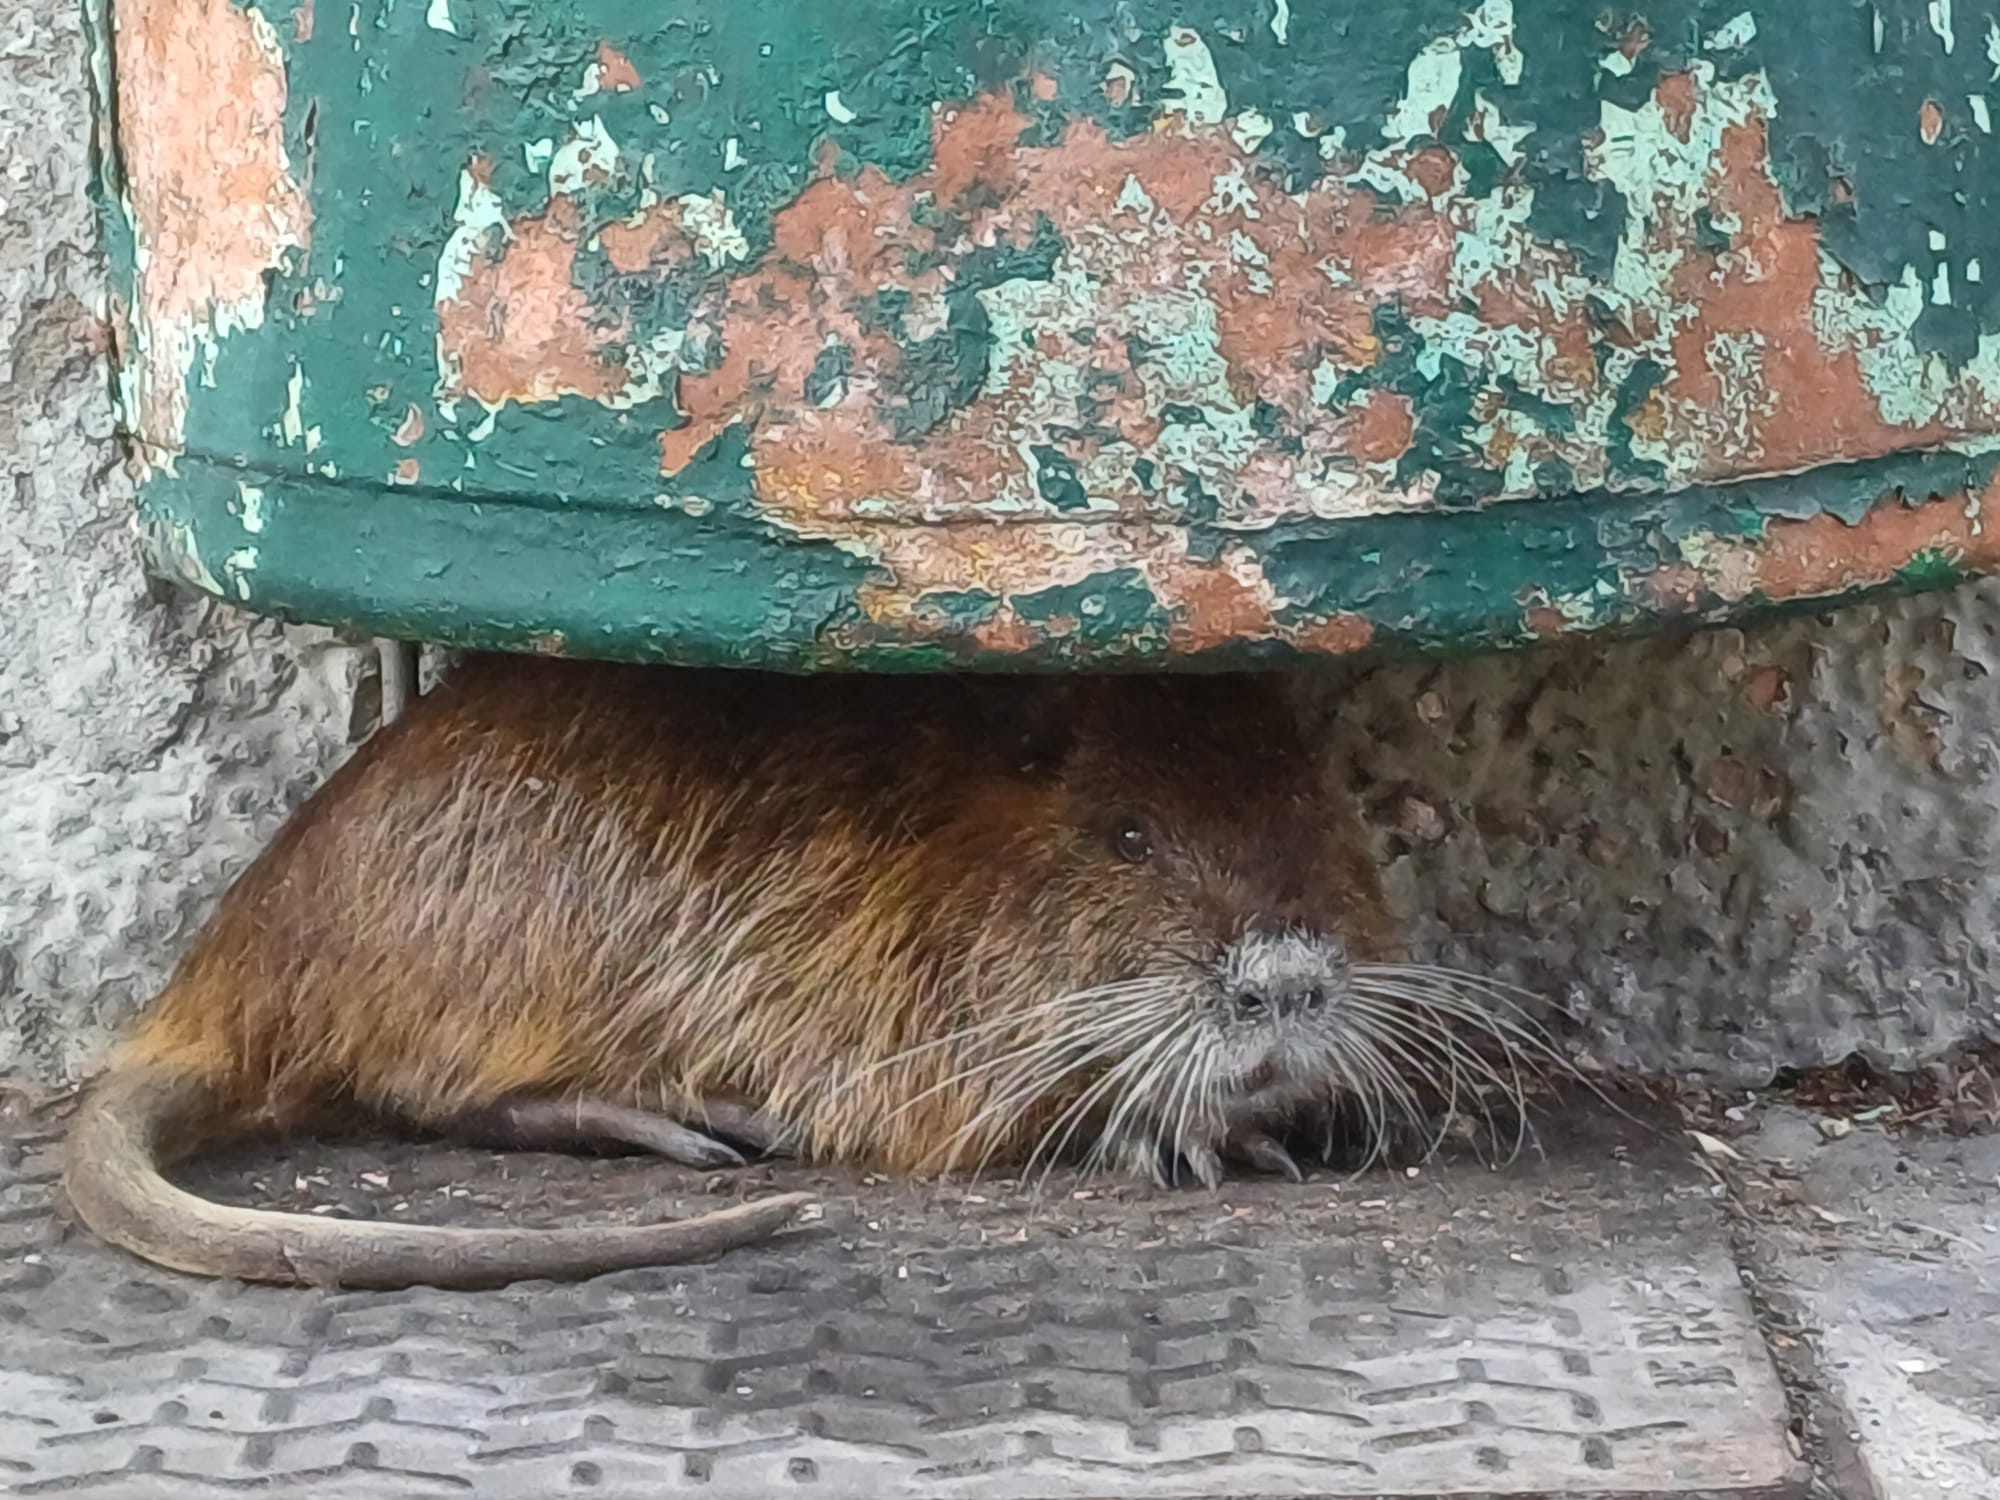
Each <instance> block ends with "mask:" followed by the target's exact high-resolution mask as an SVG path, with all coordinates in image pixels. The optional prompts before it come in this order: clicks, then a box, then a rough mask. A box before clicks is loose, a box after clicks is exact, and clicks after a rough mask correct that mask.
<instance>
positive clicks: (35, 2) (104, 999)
mask: <svg viewBox="0 0 2000 1500" xmlns="http://www.w3.org/2000/svg"><path fill="white" fill-rule="evenodd" d="M78 10H79V7H78V6H77V5H76V3H75V0H11V3H9V4H7V5H4V6H0V1075H4V1074H7V1073H10V1072H26V1073H29V1074H32V1075H39V1076H42V1077H45V1078H50V1077H58V1076H62V1075H64V1074H68V1073H71V1072H73V1071H74V1070H75V1069H76V1068H77V1067H78V1066H79V1065H80V1064H81V1063H82V1062H83V1061H84V1060H86V1059H88V1058H90V1057H94V1056H95V1055H96V1053H97V1050H98V1048H99V1046H100V1044H101V1042H102V1040H103V1036H104V1032H105V1028H106V1027H107V1026H108V1025H109V1024H111V1023H113V1022H115V1021H116V1019H118V1018H119V1017H120V1016H122V1015H123V1014H124V1013H125V1012H126V1011H128V1010H129V1009H130V1008H131V1007H132V1006H133V1005H134V1004H136V1003H138V1002H139V1001H140V1000H143V999H144V998H145V996H146V995H147V994H148V993H150V992H151V990H152V989H153V988H154V987H155V986H156V985H157V984H158V983H159V981H160V980H161V979H162V978H163V977H164V975H165V972H166V970H167V967H168V965H169V964H170V963H171V961H172V959H173V956H174V954H175V952H176V950H177V949H178V947H179V945H180V943H181V941H182V940H183V939H184V938H185V937H186V935H187V934H188V933H189V932H190V931H191V930H192V929H193V927H194V925H195V924H196V923H197V922H199V921H200V919H201V917H202V916H203V915H204V914H205V912H206V911H207V909H208V907H209V905H210V903H211V902H212V900H213V899H214V896H215V893H216V891H217V890H218V888H219V887H220V886H221V885H222V883H223V882H224V881H226V880H227V879H228V878H229V876H230V875H231V874H232V873H233V872H234V871H236V870H237V869H239V868H240V867H241V866H242V865H243V863H244V862H245V861H246V860H247V859H248V858H249V856H250V855H251V854H252V853H253V852H254V851H255V849H256V847H257V846H258V844H259V843H260V842H261V841H262V840H263V839H264V838H266V837H268V836H269V834H270V833H271V832H272V830H273V829H274V828H275V827H276V826H277V824H278V822H279V821H280V819H281V818H282V817H283V815H284V813H285V812H286V810H287V809H288V808H289V807H290V806H291V805H292V804H293V803H294V802H296V801H297V800H298V799H299V798H300V797H301V796H303V795H304V794H305V792H306V791H307V790H308V789H309V788H310V786H311V785H313V784H314V783H315V782H316V780H317V779H318V777H320V776H321V775H322V774H323V773H324V771H325V770H326V769H327V767H328V766H329V764H330V763H331V761H332V760H333V759H334V758H335V757H336V756H338V755H339V753H340V752H341V751H342V749H343V748H344V747H345V745H346V743H347V740H348V722H349V713H350V710H349V702H350V699H351V698H352V696H353V695H352V693H351V692H350V681H351V678H352V676H353V673H354V667H355V664H356V662H357V661H358V660H363V659H366V658H368V657H371V656H372V653H361V652H355V651H352V650H350V649H348V648H345V647H341V646H338V645H335V644H333V643H331V642H330V641H329V640H328V639H327V638H326V637H325V635H324V634H323V633H319V632H298V633H291V634H287V633H286V632H283V631H281V630H279V629H277V628H276V627H274V626H271V625H269V624H264V623H259V622H252V621H250V620H248V619H246V618H245V617H242V616H238V615H233V614H231V613H230V612H228V611H225V610H221V609H218V608H217V607H215V606H213V605H210V604H206V603H199V602H195V601H193V600H191V599H188V598H185V597H181V596H177V595H171V594H168V593H166V592H165V591H164V590H159V589H155V588H152V587H149V585H148V584H147V583H146V581H145V580H144V579H143V578H142V577H141V575H140V572H139V569H138V566H137V563H136V562H135V560H134V558H135V554H134V551H133V546H132V540H131V536H130V532H129V527H128V524H127V517H128V515H129V511H130V504H131V499H130V493H129V490H128V488H127V486H126V484H125V483H124V479H123V475H122V472H121V471H120V469H119V467H118V454H117V452H116V449H115V446H114V444H113V442H112V417H111V408H110V404H109V399H108V395H107V392H108V380H107V373H106V369H105V363H104V321H103V317H102V308H103V297H104V292H103V274H102V266H101V264H100V262H99V259H98V255H97V249H96V233H95V228H94V225H93V221H92V216H91V210H90V206H89V203H88V200H87V197H86V192H85V188H86V183H87V181H88V172H89V159H88V147H89V141H90V109H89V99H88V93H87V90H86V87H85V67H84V40H83V36H82V34H81V21H80V17H79V15H78Z"/></svg>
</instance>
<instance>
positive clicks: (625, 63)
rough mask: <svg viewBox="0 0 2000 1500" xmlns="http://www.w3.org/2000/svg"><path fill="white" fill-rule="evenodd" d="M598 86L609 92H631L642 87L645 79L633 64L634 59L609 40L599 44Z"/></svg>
mask: <svg viewBox="0 0 2000 1500" xmlns="http://www.w3.org/2000/svg"><path fill="white" fill-rule="evenodd" d="M596 82H597V86H598V88H600V89H602V90H603V91H604V92H605V93H607V94H629V93H631V92H632V90H634V89H636V88H638V87H640V86H641V85H642V84H643V83H644V82H645V80H644V79H643V78H641V77H640V76H639V70H638V69H637V68H636V67H634V66H633V65H632V59H631V58H629V57H627V56H626V55H625V54H624V53H622V52H620V51H619V50H618V49H617V48H616V47H614V46H612V45H611V43H609V42H599V43H598V44H597V73H596Z"/></svg>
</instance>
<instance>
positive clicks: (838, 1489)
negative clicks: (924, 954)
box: [0, 1108, 1806, 1500]
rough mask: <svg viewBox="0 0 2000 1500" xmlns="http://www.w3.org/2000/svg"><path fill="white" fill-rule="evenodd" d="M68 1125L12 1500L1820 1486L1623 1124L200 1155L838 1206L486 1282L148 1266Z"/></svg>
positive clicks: (377, 1192)
mask: <svg viewBox="0 0 2000 1500" xmlns="http://www.w3.org/2000/svg"><path fill="white" fill-rule="evenodd" d="M59 1130H60V1122H59V1120H58V1119H57V1118H56V1117H55V1112H53V1111H50V1110H48V1109H46V1108H44V1109H41V1110H37V1111H29V1110H17V1111H15V1112H14V1114H13V1117H12V1118H11V1120H10V1121H9V1120H3V1119H0V1494H10V1495H22V1496H31V1495H72V1494H73V1495H78V1496H85V1497H90V1500H125V1497H131V1500H170V1497H176V1496H186V1497H197V1496H221V1495H283V1496H291V1495H310V1496H314V1497H318V1496H327V1497H340V1496H356V1497H363V1496H365V1497H368V1500H385V1497H387V1500H396V1497H403V1496H409V1497H419V1496H432V1495H437V1496H448V1495H454V1494H467V1495H476V1496H479V1497H482V1500H484V1497H492V1500H512V1497H523V1500H553V1497H560V1496H593V1497H633V1500H637V1497H641V1496H644V1497H653V1496H660V1495H682V1494H686V1495H699V1496H704V1497H713V1500H739V1497H740V1500H767V1497H773V1496H784V1495H794V1494H795V1495H799V1496H801V1497H807V1496H819V1497H828V1500H834V1497H837V1500H891V1497H899V1496H927V1497H955V1496H966V1497H975V1500H1057V1497H1095V1500H1123V1497H1127V1496H1133V1497H1139V1496H1145V1497H1161V1500H1164V1497H1174V1500H1197V1497H1200V1500H1224V1497H1249V1496H1259V1497H1268V1496H1324V1497H1336V1496H1339V1497H1355V1496H1433V1495H1453V1496H1493V1497H1498V1496H1528V1495H1535V1496H1544V1495H1546V1496H1559V1497H1570V1496H1585V1495H1588V1496H1601V1497H1610V1496H1619V1497H1666V1496H1672V1497H1676V1500H1692V1497H1710V1500H1721V1497H1729V1500H1789V1497H1794V1496H1803V1495H1804V1494H1805V1493H1806V1488H1805V1476H1804V1470H1803V1467H1802V1466H1801V1464H1800V1463H1799V1461H1798V1459H1797V1458H1796V1457H1795V1456H1794V1452H1793V1449H1792V1448H1791V1447H1790V1446H1789V1445H1788V1443H1787V1433H1786V1430H1785V1429H1786V1422H1787V1409H1786V1405H1785V1398H1784V1395H1783V1392H1782V1390H1781V1387H1780V1385H1779V1383H1778V1380H1777V1378H1776V1377H1775V1375H1774V1373H1773V1369H1772V1366H1771V1363H1770V1361H1769V1359H1768V1357H1767V1355H1766V1353H1765V1348H1764V1345H1763V1342H1762V1340H1761V1338H1760V1336H1759V1333H1758V1331H1757V1327H1756V1324H1755V1320H1754V1318H1753V1316H1752V1313H1751V1309H1750V1307H1749V1305H1748V1303H1747V1300H1746V1298H1745V1295H1744V1292H1743V1290H1742V1288H1741V1286H1740V1284H1739V1280H1738V1275H1737V1270H1736V1266H1735V1264H1734V1262H1733V1260H1732V1257H1731V1254H1730V1244H1729V1239H1728V1235H1727V1233H1726V1232H1725V1230H1724V1229H1723V1227H1722V1224H1721V1221H1720V1219H1719V1217H1718V1212H1717V1208H1716V1204H1715V1201H1714V1198H1713V1194H1712V1187H1711V1184H1710V1181H1709V1179H1708V1178H1707V1177H1706V1176H1704V1175H1703V1174H1702V1173H1701V1172H1700V1171H1699V1170H1697V1169H1696V1168H1695V1167H1694V1166H1693V1165H1692V1163H1690V1162H1689V1160H1688V1159H1687V1155H1686V1151H1685V1149H1684V1147H1682V1146H1680V1145H1678V1144H1675V1143H1673V1142H1672V1141H1671V1139H1669V1138H1668V1137H1666V1136H1665V1135H1664V1134H1663V1133H1656V1132H1649V1131H1645V1130H1638V1129H1634V1128H1633V1127H1631V1126H1629V1125H1626V1124H1622V1123H1621V1124H1617V1125H1616V1126H1613V1125H1610V1124H1606V1125H1601V1126H1600V1125H1595V1124H1593V1125H1591V1126H1588V1127H1582V1128H1580V1129H1578V1130H1577V1131H1576V1132H1575V1133H1573V1134H1569V1135H1565V1136H1563V1137H1561V1138H1547V1139H1545V1140H1544V1142H1543V1149H1542V1150H1541V1151H1540V1152H1539V1153H1530V1154H1529V1155H1528V1156H1525V1157H1523V1158H1522V1159H1520V1160H1518V1161H1516V1162H1515V1163H1513V1164H1512V1165H1510V1166H1507V1167H1505V1168H1503V1169H1500V1170H1497V1171H1496V1170H1490V1169H1488V1168H1487V1167H1485V1166H1482V1165H1481V1164H1479V1163H1478V1162H1476V1161H1474V1160H1471V1159H1469V1158H1468V1159H1465V1160H1456V1161H1451V1160H1447V1161H1444V1162H1440V1163H1436V1164H1433V1165H1430V1166H1427V1167H1425V1168H1423V1169H1422V1170H1421V1171H1418V1172H1416V1173H1414V1174H1405V1173H1388V1172H1377V1173H1374V1174H1371V1175H1367V1176H1362V1177H1358V1178H1338V1179H1336V1178H1333V1177H1329V1176H1322V1177H1321V1178H1320V1179H1318V1180H1316V1181H1311V1182H1308V1183H1307V1184H1306V1185H1305V1186H1303V1187H1293V1186H1291V1185H1288V1184H1279V1183H1264V1182H1258V1183H1233V1184H1230V1185H1229V1186H1227V1187H1226V1188H1225V1189H1224V1191H1222V1192H1221V1193H1220V1194H1217V1195H1209V1194H1206V1193H1200V1192H1188V1193H1159V1192H1154V1191H1151V1190H1140V1189H1137V1188H1131V1189H1126V1188H1120V1187H1113V1186H1106V1185H1102V1184H1099V1185H1094V1186H1093V1185H1087V1186H1081V1187H1080V1186H1078V1185H1077V1184H1075V1183H1072V1182H1068V1181H1059V1182H1055V1183H1052V1184H1050V1185H1049V1186H1048V1188H1047V1189H1046V1190H1045V1191H1044V1192H1043V1193H1042V1194H1041V1195H1039V1196H1038V1197H1031V1196H1030V1195H1028V1194H1026V1193H1024V1192H1023V1191H1022V1190H1021V1189H1020V1188H1019V1186H1018V1185H1015V1184H1008V1183H989V1184H984V1185H978V1184H975V1185H969V1186H968V1185H963V1184H957V1185H951V1186H946V1187H942V1188H933V1189H921V1188H914V1187H907V1186H890V1185H886V1184H879V1183H870V1182H867V1181H861V1180H854V1179H841V1178H831V1177H824V1176H818V1175H815V1174H810V1173H805V1172H802V1171H795V1170H773V1169H763V1168H759V1169H755V1170H753V1171H752V1172H750V1173H748V1174H743V1175H740V1176H737V1177H733V1178H725V1179H718V1180H715V1181H713V1182H710V1183H708V1184H703V1183H701V1182H699V1181H696V1180H694V1179H692V1178H691V1177H690V1175H689V1174H687V1173H686V1172H684V1171H682V1170H681V1169H678V1168H674V1167H671V1166H667V1165H663V1164H660V1163H655V1162H651V1161H643V1160H633V1159H624V1160H592V1161H579V1160H571V1159H567V1158H560V1157H547V1156H533V1155H512V1156H496V1155H493V1154H490V1153H485V1152H469V1151H461V1150H456V1149H452V1148H448V1147H441V1146H437V1145H429V1144H424V1145H413V1144H407V1143H389V1142H383V1141H376V1140H371V1141H363V1142H354V1143H332V1144H323V1143H314V1142H307V1143H299V1144H295V1145H291V1146H287V1147H284V1148H282V1150H280V1151H276V1152H272V1151H266V1152H261V1153H252V1154H238V1155H234V1156H231V1157H227V1158H219V1159H217V1160H215V1161H213V1162H210V1163H207V1164H204V1165H203V1166H202V1167H201V1168H199V1169H198V1170H197V1172H196V1173H195V1174H194V1175H192V1176H191V1177H190V1178H189V1179H188V1180H189V1182H190V1184H191V1185H193V1186H196V1187H198V1188H199V1189H201V1190H202V1191H206V1192H210V1193H213V1194H215V1195H216V1196H219V1197H226V1198H229V1199H231V1200H233V1201H237V1202H244V1203H264V1204H271V1205H276V1206H283V1207H291V1208H300V1209H305V1210H307V1211H318V1212H322V1213H335V1214H340V1213H366V1214H380V1215H384V1216H388V1217H392V1218H403V1219H407V1220H410V1221H412V1222H416V1221H430V1222H479V1221H486V1220H491V1219H493V1218H496V1217H498V1216H501V1215H506V1216H508V1217H512V1218H516V1219H519V1220H521V1221H524V1222H557V1221H574V1220H576V1219H579V1218H584V1217H588V1216H598V1217H603V1218H607V1219H631V1218H637V1217H643V1216H653V1215H660V1214H678V1213H683V1212H691V1211H698V1210H699V1209H700V1208H701V1207H702V1206H704V1204H712V1203H713V1202H715V1201H717V1196H716V1195H720V1196H723V1197H731V1196H735V1195H738V1194H742V1193H746V1192H761V1191H764V1190H766V1189H767V1188H768V1187H769V1186H771V1185H782V1186H788V1187H790V1186H799V1185H808V1186H814V1187H816V1188H818V1189H819V1190H820V1191H822V1192H823V1193H824V1194H825V1209H824V1214H823V1217H821V1218H820V1219H819V1221H818V1222H817V1223H815V1224H811V1225H809V1226H807V1227H806V1228H805V1229H804V1230H802V1231H800V1232H798V1233H795V1234H793V1235H790V1236H788V1237H787V1238H785V1239H783V1240H781V1241H776V1242H773V1243H772V1244H770V1245H768V1246H766V1247H761V1248H758V1249H753V1250H750V1251H745V1252H739V1253H737V1254H735V1255H732V1256H730V1257H728V1258H726V1259H725V1260H724V1261H722V1262H720V1263H718V1264H716V1265H712V1266H704V1267H692V1268H677V1269H672V1270H658V1271H640V1272H628V1273H624V1274H620V1275H615V1276H607V1277H602V1278H599V1279H597V1280H595V1281H591V1282H588V1283H584V1284H581V1285H576V1286H551V1285H547V1284H535V1285H522V1286H516V1287H513V1288H510V1289H507V1290H505V1291H500V1292H491V1293H477V1294H464V1293H447V1292H439V1291H432V1290H419V1291H411V1292H404V1293H394V1294H363V1293H334V1292H323V1291H317V1290H305V1291H299V1290H287V1289H279V1288H263V1287H243V1286H238V1285H231V1284H223V1283H207V1282H203V1281H199V1280H194V1279H190V1278H186V1277H180V1276H176V1275H172V1274H169V1273H165V1272H160V1271H155V1270H153V1269H152V1268H150V1267H147V1266H144V1265H141V1264H140V1263H138V1262H136V1261H134V1260H132V1259H130V1258H129V1257H126V1256H124V1255H122V1254H119V1253H117V1252H114V1251H111V1250H109V1249H107V1248H105V1247H104V1246H102V1245H100V1244H98V1243H96V1242H95V1241H94V1240H93V1239H92V1238H91V1237H90V1236H89V1235H88V1234H87V1233H86V1232H85V1231H83V1230H82V1229H81V1228H79V1227H75V1226H73V1225H71V1224H70V1223H69V1221H68V1217H67V1212H66V1208H65V1206H64V1205H63V1203H62V1201H61V1193H60V1189H59V1187H58V1185H57V1183H56V1180H55V1172H56V1151H55V1147H56V1144H57V1141H58V1139H59Z"/></svg>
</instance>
